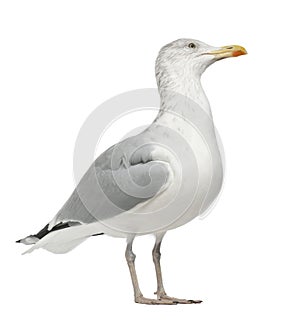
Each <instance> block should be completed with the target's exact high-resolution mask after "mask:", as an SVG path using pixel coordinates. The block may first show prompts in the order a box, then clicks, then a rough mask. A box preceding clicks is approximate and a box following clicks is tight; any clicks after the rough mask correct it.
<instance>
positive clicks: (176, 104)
mask: <svg viewBox="0 0 300 320" xmlns="http://www.w3.org/2000/svg"><path fill="white" fill-rule="evenodd" d="M156 76H157V83H158V88H159V93H160V98H161V106H160V109H161V112H160V113H162V112H164V111H167V110H173V111H175V112H178V113H180V114H182V115H184V113H185V111H189V112H188V113H189V114H190V113H191V112H192V113H195V116H196V114H197V113H198V114H200V113H201V112H202V113H203V111H205V112H206V114H207V115H208V116H209V117H210V118H212V113H211V109H210V104H209V101H208V99H207V97H206V95H205V93H204V90H203V88H202V85H201V79H200V78H201V74H199V72H195V70H189V69H185V68H182V69H179V68H178V69H172V72H164V73H159V74H157V75H156ZM197 111H198V112H197Z"/></svg>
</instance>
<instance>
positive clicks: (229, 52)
mask: <svg viewBox="0 0 300 320" xmlns="http://www.w3.org/2000/svg"><path fill="white" fill-rule="evenodd" d="M207 54H212V55H214V56H215V57H216V58H217V59H223V58H229V57H238V56H241V55H244V54H247V51H246V49H245V48H244V47H241V46H237V45H231V46H225V47H221V48H220V49H218V50H213V51H210V52H207Z"/></svg>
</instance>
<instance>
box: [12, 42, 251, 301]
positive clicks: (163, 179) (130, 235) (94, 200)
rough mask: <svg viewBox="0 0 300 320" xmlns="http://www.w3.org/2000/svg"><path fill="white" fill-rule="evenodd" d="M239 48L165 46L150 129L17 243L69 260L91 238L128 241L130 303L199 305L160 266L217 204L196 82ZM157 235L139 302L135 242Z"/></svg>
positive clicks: (206, 111)
mask: <svg viewBox="0 0 300 320" xmlns="http://www.w3.org/2000/svg"><path fill="white" fill-rule="evenodd" d="M246 53H247V52H246V50H245V49H244V48H243V47H241V46H237V45H231V46H225V47H213V46H210V45H207V44H205V43H203V42H200V41H198V40H193V39H179V40H176V41H173V42H171V43H169V44H167V45H165V46H164V47H163V48H162V49H161V50H160V52H159V55H158V57H157V60H156V69H155V70H156V79H157V84H158V90H159V94H160V100H161V102H160V110H159V112H158V115H157V117H156V118H155V120H154V121H153V123H152V124H151V125H150V126H149V127H148V128H147V129H146V130H144V131H143V132H141V133H140V134H138V135H135V136H131V137H129V138H126V139H124V140H123V141H121V142H119V143H116V144H115V145H114V146H112V147H111V148H109V149H108V150H106V151H105V152H103V153H102V154H101V155H100V156H99V157H98V158H97V159H96V160H95V161H94V163H93V164H92V165H91V166H90V168H89V169H88V171H87V172H86V173H85V175H84V176H83V177H82V179H81V180H80V182H79V183H78V185H77V187H76V188H75V190H74V192H73V193H72V195H71V196H70V198H69V199H68V200H67V202H66V203H65V204H64V206H63V207H62V209H61V210H60V211H59V212H58V213H57V214H56V215H55V217H54V218H53V219H52V220H51V221H50V222H49V223H48V224H47V225H46V226H45V227H44V228H43V229H42V230H40V231H39V232H38V233H37V234H34V235H30V236H28V237H26V238H24V239H21V240H18V241H17V242H21V243H24V244H27V245H33V246H32V247H31V248H30V249H29V250H27V251H26V253H29V252H32V251H33V250H35V249H38V248H43V249H46V250H48V251H51V252H53V253H66V252H68V251H70V250H72V249H73V248H75V247H76V246H77V245H79V244H80V243H82V242H83V241H85V240H86V239H87V238H89V237H90V236H94V235H101V234H106V235H110V236H114V237H122V238H126V239H127V247H126V253H125V256H126V260H127V263H128V267H129V270H130V275H131V279H132V284H133V289H134V299H135V302H137V303H144V304H177V303H185V304H190V303H199V302H201V301H200V300H186V299H177V298H173V297H170V296H168V295H167V294H166V291H165V289H164V286H163V281H162V272H161V267H160V256H161V254H160V247H161V242H162V239H163V237H164V235H165V234H166V232H167V231H168V230H171V229H174V228H177V227H179V226H182V225H184V224H186V223H187V222H189V221H191V220H192V219H194V218H195V217H197V216H201V215H204V214H205V212H206V211H207V210H208V209H209V208H210V207H211V205H212V204H213V203H214V201H215V199H216V198H217V196H218V194H219V192H220V190H221V186H222V181H223V164H222V157H221V155H220V150H219V145H218V141H217V137H216V130H215V127H214V124H213V119H212V114H211V110H210V105H209V102H208V100H207V98H206V95H205V93H204V91H203V89H202V86H201V75H202V74H203V72H204V71H205V70H206V68H207V67H208V66H209V65H211V64H212V63H214V62H215V61H217V60H221V59H224V58H227V57H237V56H240V55H244V54H246ZM145 234H154V235H155V237H156V241H155V245H154V248H153V252H152V254H153V261H154V265H155V270H156V276H157V291H156V294H157V299H150V298H146V297H144V296H143V294H142V292H141V290H140V288H139V284H138V279H137V275H136V270H135V254H134V253H133V251H132V243H133V240H134V238H135V237H136V236H140V235H145Z"/></svg>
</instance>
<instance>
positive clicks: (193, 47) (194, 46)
mask: <svg viewBox="0 0 300 320" xmlns="http://www.w3.org/2000/svg"><path fill="white" fill-rule="evenodd" d="M188 47H189V48H192V49H195V48H196V45H195V43H193V42H191V43H189V45H188Z"/></svg>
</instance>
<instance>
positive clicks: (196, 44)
mask: <svg viewBox="0 0 300 320" xmlns="http://www.w3.org/2000/svg"><path fill="white" fill-rule="evenodd" d="M246 53H247V51H246V50H245V48H243V47H241V46H238V45H228V46H223V47H213V46H210V45H208V44H206V43H204V42H201V41H198V40H194V39H178V40H176V41H173V42H171V43H169V44H167V45H165V46H164V47H162V48H161V50H160V52H159V54H158V57H157V60H156V68H155V69H156V77H157V80H158V83H159V84H160V82H161V80H163V79H161V78H163V76H167V77H171V78H173V79H172V80H173V81H174V80H175V78H176V77H183V76H189V77H193V76H196V77H198V76H201V74H202V73H203V72H204V71H205V70H206V68H207V67H208V66H209V65H211V64H212V63H214V62H215V61H218V60H221V59H224V58H229V57H238V56H240V55H244V54H246Z"/></svg>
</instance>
